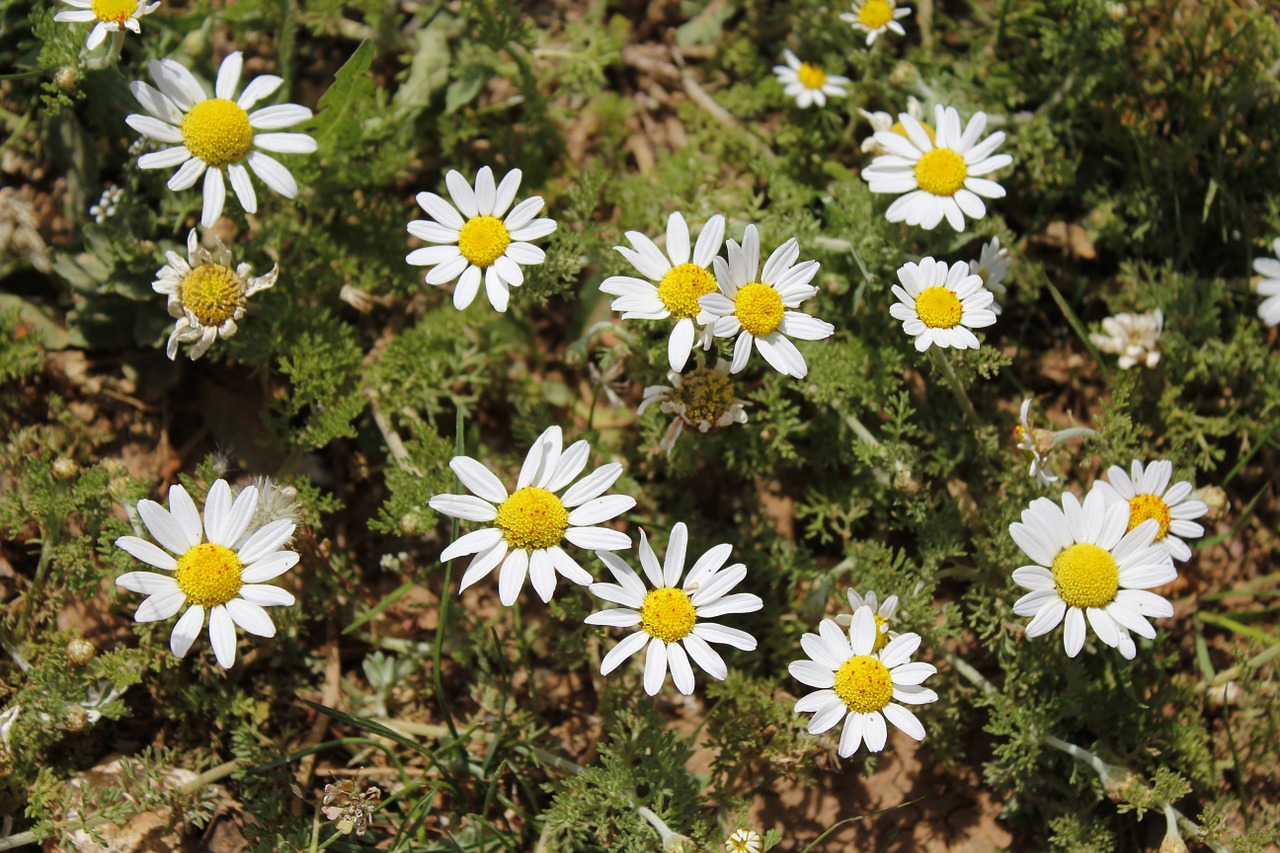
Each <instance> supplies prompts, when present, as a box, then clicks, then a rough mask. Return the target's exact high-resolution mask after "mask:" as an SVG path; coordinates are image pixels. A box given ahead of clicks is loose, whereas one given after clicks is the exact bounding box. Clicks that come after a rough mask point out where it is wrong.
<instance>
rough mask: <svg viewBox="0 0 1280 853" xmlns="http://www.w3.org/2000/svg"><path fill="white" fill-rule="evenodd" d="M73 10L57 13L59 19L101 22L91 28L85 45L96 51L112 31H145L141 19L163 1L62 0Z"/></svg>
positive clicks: (158, 6) (56, 16) (64, 20)
mask: <svg viewBox="0 0 1280 853" xmlns="http://www.w3.org/2000/svg"><path fill="white" fill-rule="evenodd" d="M62 2H63V3H66V4H67V5H68V6H71V7H72V8H71V9H66V10H63V11H61V12H59V13H58V14H56V15H54V16H53V19H54V20H55V21H61V22H66V23H70V24H85V23H88V22H89V21H97V23H96V24H94V26H93V29H92V30H90V31H89V38H88V40H87V41H85V43H84V46H85V48H86V49H88V50H93V49H94V48H96V47H97V46H98V45H100V44H102V43H103V42H104V41H106V38H107V34H108V33H118V32H120V28H121V27H123V28H124V29H126V30H128V31H129V32H131V33H141V32H142V27H141V26H139V24H138V19H139V18H143V17H146V16H147V15H150V14H151V13H152V12H154V11H155V10H156V9H158V8H160V3H159V0H157V2H155V3H147V0H62Z"/></svg>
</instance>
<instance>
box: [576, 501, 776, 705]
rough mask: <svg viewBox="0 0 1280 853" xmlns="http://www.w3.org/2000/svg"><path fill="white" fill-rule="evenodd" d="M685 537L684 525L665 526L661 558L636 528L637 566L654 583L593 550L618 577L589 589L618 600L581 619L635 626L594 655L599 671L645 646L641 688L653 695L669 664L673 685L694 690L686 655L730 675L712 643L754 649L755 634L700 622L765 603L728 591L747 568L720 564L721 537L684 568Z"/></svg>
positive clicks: (714, 673)
mask: <svg viewBox="0 0 1280 853" xmlns="http://www.w3.org/2000/svg"><path fill="white" fill-rule="evenodd" d="M688 544H689V530H688V528H687V527H685V525H684V522H680V523H679V524H677V525H676V526H675V527H673V528H672V529H671V539H670V541H669V542H668V543H667V553H666V557H665V559H664V560H663V561H662V562H661V563H659V562H658V556H657V554H655V553H654V551H653V547H652V546H651V545H650V544H649V540H648V538H647V537H646V536H645V534H644V531H643V530H641V531H640V566H641V567H642V568H643V569H644V575H645V577H646V578H647V579H648V581H649V584H650V585H651V586H652V587H653V588H652V589H645V585H644V582H643V581H641V580H640V576H639V575H638V574H636V572H635V570H634V569H632V568H631V567H630V566H628V565H627V564H626V563H625V562H623V560H622V558H621V557H619V556H618V555H616V554H610V553H609V552H608V551H600V552H598V553H597V554H596V556H597V557H599V558H600V560H601V562H603V563H604V564H605V566H606V567H608V569H609V572H610V573H611V574H612V575H613V577H614V579H615V580H616V581H617V583H593V584H592V585H591V594H592V595H594V596H595V597H597V598H602V599H604V600H605V601H611V602H613V603H615V604H621V605H622V607H616V608H612V609H609V610H601V611H599V612H597V613H592V614H591V615H590V616H588V617H587V618H586V623H587V624H588V625H610V626H613V627H615V628H637V629H638V630H636V631H635V633H633V634H631V635H630V636H629V637H626V638H625V639H624V640H622V642H620V643H618V645H616V646H614V647H613V648H612V649H610V650H609V653H608V654H607V655H605V656H604V660H602V661H601V662H600V674H601V675H608V674H609V673H611V672H613V670H614V669H616V668H617V667H618V665H619V664H621V663H622V662H623V661H625V660H626V659H627V658H629V657H631V656H632V655H634V654H635V653H636V652H638V651H640V649H641V648H645V647H647V651H646V652H645V662H644V690H645V692H646V693H648V694H649V695H650V696H653V695H655V694H656V693H657V692H658V691H659V690H661V689H662V685H663V683H664V682H665V681H666V679H667V670H668V669H670V670H671V680H672V681H673V682H675V685H676V689H677V690H679V691H680V692H681V693H683V694H685V695H686V696H687V695H689V694H690V693H692V692H693V667H691V666H690V665H689V660H690V658H692V659H693V662H694V663H696V664H697V665H698V667H699V668H700V669H702V671H703V672H705V673H707V675H710V676H711V677H712V678H715V679H719V680H723V679H724V678H725V676H727V675H728V674H729V670H728V668H727V667H726V666H725V663H724V659H723V658H721V657H720V655H719V654H718V653H717V652H716V651H715V650H714V649H712V648H711V646H710V645H709V644H710V643H723V644H724V645H728V646H733V647H734V648H736V649H741V650H742V651H744V652H750V651H754V650H755V647H756V640H755V637H752V636H751V635H750V634H748V633H746V632H745V631H739V630H737V629H736V628H729V627H727V626H724V625H720V624H717V623H715V622H706V621H703V620H706V619H712V618H714V617H716V616H723V615H725V614H728V613H754V612H756V611H757V610H759V609H760V608H762V607H764V602H763V601H761V600H760V596H758V595H752V594H751V593H745V592H739V593H734V594H732V595H731V594H730V591H731V590H732V589H733V588H734V587H736V586H737V585H738V584H739V583H741V582H742V579H743V578H745V577H746V576H747V567H746V566H744V565H743V564H742V563H734V564H733V565H731V566H727V567H726V566H725V562H726V561H727V560H728V559H729V555H730V554H731V553H732V552H733V546H732V545H728V544H724V545H717V546H715V547H714V548H712V549H711V550H710V551H707V552H706V553H705V554H703V555H702V556H701V557H699V558H698V559H697V560H696V561H695V562H694V564H693V568H691V569H690V570H689V573H688V574H687V575H685V573H684V564H685V551H686V549H687V547H688ZM682 575H683V576H684V582H683V583H681V580H680V579H681V576H682Z"/></svg>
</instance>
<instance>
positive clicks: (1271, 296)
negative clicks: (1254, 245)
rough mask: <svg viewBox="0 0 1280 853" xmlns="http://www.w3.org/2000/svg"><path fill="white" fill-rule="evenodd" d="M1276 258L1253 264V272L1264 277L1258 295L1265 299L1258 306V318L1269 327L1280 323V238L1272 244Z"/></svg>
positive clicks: (1259, 284) (1260, 260)
mask: <svg viewBox="0 0 1280 853" xmlns="http://www.w3.org/2000/svg"><path fill="white" fill-rule="evenodd" d="M1271 251H1272V252H1273V253H1275V255H1276V257H1274V258H1258V259H1256V260H1255V261H1254V262H1253V271H1254V272H1256V273H1257V274H1258V275H1260V276H1262V281H1260V282H1259V283H1258V293H1259V295H1261V296H1262V297H1263V300H1262V302H1261V303H1260V304H1259V305H1258V316H1259V317H1260V318H1262V322H1264V323H1266V324H1267V325H1268V326H1274V325H1276V324H1277V323H1280V237H1277V238H1276V239H1275V242H1274V243H1272V244H1271Z"/></svg>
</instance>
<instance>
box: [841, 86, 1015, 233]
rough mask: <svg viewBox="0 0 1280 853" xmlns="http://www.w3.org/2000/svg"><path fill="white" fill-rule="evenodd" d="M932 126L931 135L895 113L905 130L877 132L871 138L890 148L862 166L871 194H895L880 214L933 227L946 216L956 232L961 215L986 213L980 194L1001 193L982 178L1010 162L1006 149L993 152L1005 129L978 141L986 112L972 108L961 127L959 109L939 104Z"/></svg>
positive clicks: (1000, 195) (961, 225) (978, 216)
mask: <svg viewBox="0 0 1280 853" xmlns="http://www.w3.org/2000/svg"><path fill="white" fill-rule="evenodd" d="M934 118H935V121H936V126H937V130H936V133H935V135H933V136H931V135H930V134H929V133H927V132H926V131H925V129H924V126H923V125H922V124H921V123H920V122H919V121H917V120H915V119H914V118H912V117H911V116H909V115H907V114H906V113H903V114H901V115H899V116H898V120H899V121H901V122H902V126H903V128H904V129H905V130H906V135H905V136H901V135H899V134H897V133H893V132H891V131H881V132H879V133H877V134H876V136H875V139H876V142H878V143H879V144H880V145H881V146H883V147H884V148H885V149H886V150H887V151H888V152H889V153H888V154H884V155H882V156H880V157H877V158H876V159H875V160H872V161H871V165H870V166H868V167H867V168H866V169H864V170H863V172H862V176H863V177H864V178H866V179H867V183H868V184H869V185H870V187H871V191H872V192H873V193H893V194H894V195H898V196H899V198H898V199H896V200H895V201H894V202H893V204H891V205H889V210H888V211H887V212H886V213H885V216H886V217H887V218H888V220H889V221H890V222H905V223H907V224H908V225H919V226H920V227H922V228H924V229H926V230H932V229H933V228H935V227H937V225H938V223H939V222H941V221H942V220H943V218H944V217H945V218H946V220H947V222H948V223H949V224H950V225H951V227H952V228H954V229H955V230H957V231H963V230H964V218H965V217H966V216H968V217H970V218H972V219H981V218H982V217H984V216H986V215H987V206H986V205H985V204H983V202H982V198H979V196H982V197H984V198H1004V195H1005V192H1004V187H1002V186H1000V185H999V184H998V183H996V182H995V181H992V180H989V179H987V178H983V177H981V176H982V175H989V174H991V173H992V172H994V171H995V170H997V169H1002V168H1004V167H1005V166H1008V165H1009V164H1010V163H1012V162H1013V158H1012V157H1010V156H1009V155H1008V154H994V153H993V152H994V151H995V150H996V148H998V147H999V146H1000V143H1002V142H1004V131H996V132H995V133H993V134H991V135H990V136H988V137H987V138H986V139H984V140H982V141H981V142H979V141H978V137H980V136H981V135H982V132H983V131H984V130H986V128H987V115H986V113H981V112H979V113H974V115H973V118H971V119H969V124H968V125H966V126H965V128H964V130H963V132H962V131H961V129H960V113H959V111H957V110H956V108H955V107H944V106H942V105H941V104H939V105H938V106H937V108H936V109H935V110H934Z"/></svg>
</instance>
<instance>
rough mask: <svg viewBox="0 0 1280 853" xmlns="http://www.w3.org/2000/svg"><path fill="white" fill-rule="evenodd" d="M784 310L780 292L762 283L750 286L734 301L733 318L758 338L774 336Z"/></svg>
mask: <svg viewBox="0 0 1280 853" xmlns="http://www.w3.org/2000/svg"><path fill="white" fill-rule="evenodd" d="M784 310H785V309H784V308H783V307H782V297H781V296H779V295H778V291H776V290H774V289H773V288H772V287H770V286H769V285H767V284H765V283H764V282H762V281H754V282H752V283H751V284H748V285H747V286H746V287H744V288H742V289H741V290H739V291H738V295H737V296H735V297H734V299H733V316H735V317H737V318H738V322H739V323H741V324H742V328H744V329H746V330H747V331H748V332H750V333H751V334H753V335H755V336H756V337H757V338H763V337H765V336H766V335H770V334H773V330H774V329H776V328H778V324H779V323H781V322H782V314H783V311H784Z"/></svg>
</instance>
